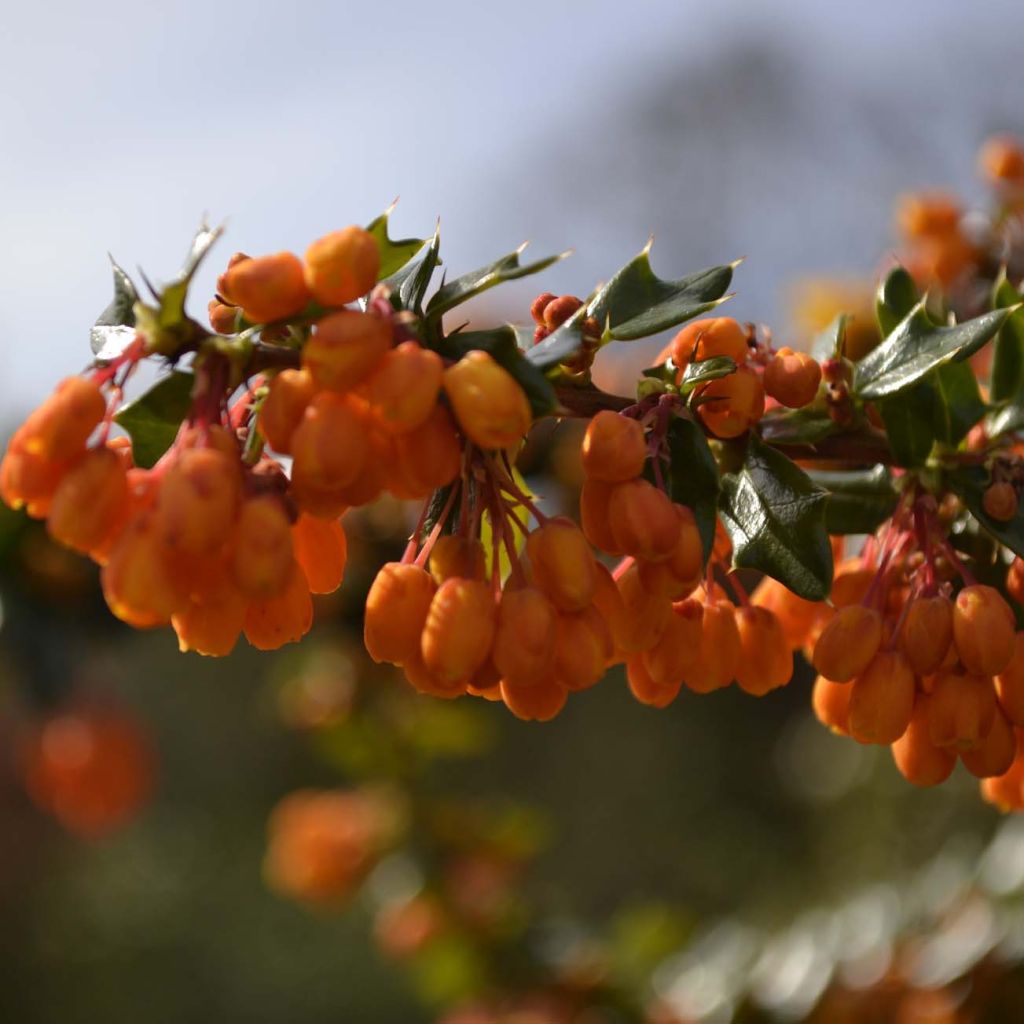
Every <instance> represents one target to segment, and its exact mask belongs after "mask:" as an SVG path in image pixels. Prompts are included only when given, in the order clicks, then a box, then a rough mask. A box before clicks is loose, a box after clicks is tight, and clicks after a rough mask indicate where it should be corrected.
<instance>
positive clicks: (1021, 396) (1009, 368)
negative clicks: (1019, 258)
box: [992, 268, 1024, 405]
mask: <svg viewBox="0 0 1024 1024" xmlns="http://www.w3.org/2000/svg"><path fill="white" fill-rule="evenodd" d="M1022 300H1024V295H1021V293H1020V292H1018V291H1017V289H1016V288H1014V287H1013V285H1012V284H1010V282H1009V281H1008V280H1007V279H1006V269H1005V268H1004V269H1003V270H1002V272H1001V273H1000V275H999V279H998V280H997V281H996V283H995V288H994V289H993V293H992V305H993V307H994V308H996V309H1007V308H1009V307H1011V306H1019V305H1020V303H1021V301H1022ZM992 401H993V402H1011V403H1015V404H1017V405H1024V309H1018V310H1017V311H1016V312H1015V313H1012V314H1011V315H1010V316H1009V317H1007V319H1006V322H1005V323H1004V324H1003V326H1002V327H1000V328H999V333H998V334H997V335H996V343H995V352H994V354H993V357H992Z"/></svg>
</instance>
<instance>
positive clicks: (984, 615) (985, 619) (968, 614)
mask: <svg viewBox="0 0 1024 1024" xmlns="http://www.w3.org/2000/svg"><path fill="white" fill-rule="evenodd" d="M1015 632H1016V624H1015V620H1014V617H1013V612H1012V611H1011V610H1010V606H1009V605H1008V604H1007V603H1006V601H1005V600H1004V598H1003V596H1002V594H1000V593H999V591H998V590H996V589H995V588H994V587H989V586H986V585H985V584H982V583H977V584H974V585H973V586H969V587H964V588H963V590H961V591H960V593H959V594H957V595H956V603H955V605H954V607H953V639H954V641H955V643H956V650H957V654H958V655H959V656H960V660H961V661H962V662H963V665H964V668H966V669H967V671H968V672H973V673H975V674H977V675H981V676H994V675H997V674H998V673H1000V672H1002V671H1003V669H1004V668H1006V666H1007V665H1008V664H1009V663H1010V659H1011V658H1012V657H1013V650H1014V633H1015Z"/></svg>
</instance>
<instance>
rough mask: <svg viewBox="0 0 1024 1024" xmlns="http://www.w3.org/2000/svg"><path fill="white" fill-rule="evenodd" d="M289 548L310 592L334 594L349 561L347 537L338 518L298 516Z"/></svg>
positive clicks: (304, 514) (301, 514)
mask: <svg viewBox="0 0 1024 1024" xmlns="http://www.w3.org/2000/svg"><path fill="white" fill-rule="evenodd" d="M292 548H293V550H294V552H295V561H296V562H298V563H299V566H300V568H301V569H302V571H303V572H304V573H305V575H306V582H307V583H308V584H309V589H310V592H311V593H313V594H333V593H334V591H335V590H337V589H338V587H340V586H341V581H342V578H343V577H344V575H345V563H346V562H347V561H348V538H347V537H346V536H345V529H344V527H343V526H342V525H341V523H339V522H338V520H337V519H319V518H317V517H316V516H310V515H306V513H305V512H302V513H300V514H299V518H298V519H297V520H296V521H295V524H294V525H293V526H292Z"/></svg>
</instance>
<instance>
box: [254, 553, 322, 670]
mask: <svg viewBox="0 0 1024 1024" xmlns="http://www.w3.org/2000/svg"><path fill="white" fill-rule="evenodd" d="M312 625H313V599H312V598H311V597H310V594H309V584H308V583H307V582H306V577H305V575H304V573H303V572H302V570H301V569H300V568H299V567H298V565H297V564H296V563H294V562H293V563H292V571H291V574H290V575H289V577H288V581H287V582H286V583H285V586H284V589H283V590H282V591H281V592H280V593H278V594H275V595H274V596H273V597H270V598H267V599H266V600H260V601H254V602H253V603H252V604H250V605H249V608H248V610H247V611H246V614H245V625H244V628H245V638H246V639H247V640H248V641H249V643H251V644H252V645H253V647H256V648H257V649H259V650H261V651H275V650H277V648H278V647H282V646H284V644H290V643H297V642H298V641H299V640H301V639H302V638H303V637H304V636H305V635H306V634H307V633H308V632H309V628H310V626H312Z"/></svg>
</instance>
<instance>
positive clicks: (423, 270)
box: [385, 224, 441, 313]
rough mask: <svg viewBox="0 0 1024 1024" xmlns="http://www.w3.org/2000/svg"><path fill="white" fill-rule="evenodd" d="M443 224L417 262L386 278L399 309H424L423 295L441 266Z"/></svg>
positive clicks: (393, 301) (394, 303)
mask: <svg viewBox="0 0 1024 1024" xmlns="http://www.w3.org/2000/svg"><path fill="white" fill-rule="evenodd" d="M440 251H441V225H440V224H438V225H437V227H436V228H435V229H434V235H433V237H432V238H431V239H430V244H429V245H428V246H427V251H426V252H425V253H424V254H423V255H422V256H421V257H420V259H419V260H417V261H416V262H415V263H413V262H410V263H407V264H406V265H405V266H404V267H403V268H402V269H401V270H399V271H398V272H397V273H395V274H392V275H391V277H389V278H387V279H386V280H385V284H387V285H389V286H390V288H391V292H392V295H391V303H392V305H393V306H395V307H396V308H398V309H411V310H413V312H415V313H422V311H423V297H424V295H426V294H427V289H428V288H429V287H430V279H431V277H433V275H434V271H435V270H436V269H437V268H438V267H439V266H441V257H440Z"/></svg>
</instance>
